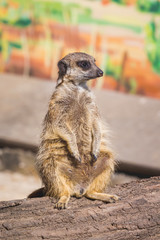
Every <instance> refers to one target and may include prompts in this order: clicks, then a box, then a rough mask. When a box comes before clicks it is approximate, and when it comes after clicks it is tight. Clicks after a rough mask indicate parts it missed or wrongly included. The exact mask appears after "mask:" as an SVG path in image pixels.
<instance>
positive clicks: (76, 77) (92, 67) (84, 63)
mask: <svg viewBox="0 0 160 240" xmlns="http://www.w3.org/2000/svg"><path fill="white" fill-rule="evenodd" d="M58 68H59V77H58V84H60V83H62V82H64V81H65V82H67V81H72V82H74V83H75V84H80V83H84V82H86V81H88V80H90V79H94V78H98V77H102V76H103V71H102V70H101V69H100V68H99V67H97V65H96V64H95V59H94V58H93V57H92V56H90V55H88V54H86V53H82V52H76V53H71V54H68V55H67V56H65V57H64V58H62V59H61V60H60V61H59V62H58Z"/></svg>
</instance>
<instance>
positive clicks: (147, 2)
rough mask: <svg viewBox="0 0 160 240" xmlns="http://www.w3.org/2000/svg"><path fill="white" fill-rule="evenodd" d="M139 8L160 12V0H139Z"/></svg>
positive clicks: (143, 10)
mask: <svg viewBox="0 0 160 240" xmlns="http://www.w3.org/2000/svg"><path fill="white" fill-rule="evenodd" d="M137 8H138V9H139V10H140V11H142V12H153V13H160V2H159V1H158V0H137Z"/></svg>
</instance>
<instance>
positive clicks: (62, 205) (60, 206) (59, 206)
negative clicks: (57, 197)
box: [55, 201, 67, 210]
mask: <svg viewBox="0 0 160 240" xmlns="http://www.w3.org/2000/svg"><path fill="white" fill-rule="evenodd" d="M55 208H57V209H58V210H61V209H66V208H67V203H65V202H60V201H59V202H57V203H56V204H55Z"/></svg>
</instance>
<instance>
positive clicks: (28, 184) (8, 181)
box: [0, 171, 41, 201]
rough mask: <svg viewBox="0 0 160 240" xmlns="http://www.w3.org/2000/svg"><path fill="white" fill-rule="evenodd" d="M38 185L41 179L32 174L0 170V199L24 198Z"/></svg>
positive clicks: (39, 185)
mask: <svg viewBox="0 0 160 240" xmlns="http://www.w3.org/2000/svg"><path fill="white" fill-rule="evenodd" d="M39 187H41V181H40V179H39V178H36V177H34V176H27V175H23V174H21V173H17V172H9V171H5V172H0V201H6V200H14V199H22V198H26V197H27V195H28V194H30V193H31V192H32V191H33V190H35V189H37V188H39Z"/></svg>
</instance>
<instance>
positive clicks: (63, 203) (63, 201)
mask: <svg viewBox="0 0 160 240" xmlns="http://www.w3.org/2000/svg"><path fill="white" fill-rule="evenodd" d="M69 199H70V196H69V195H63V196H61V197H60V198H59V200H58V202H57V203H56V204H55V208H57V209H59V210H60V209H65V208H67V205H68V201H69Z"/></svg>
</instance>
